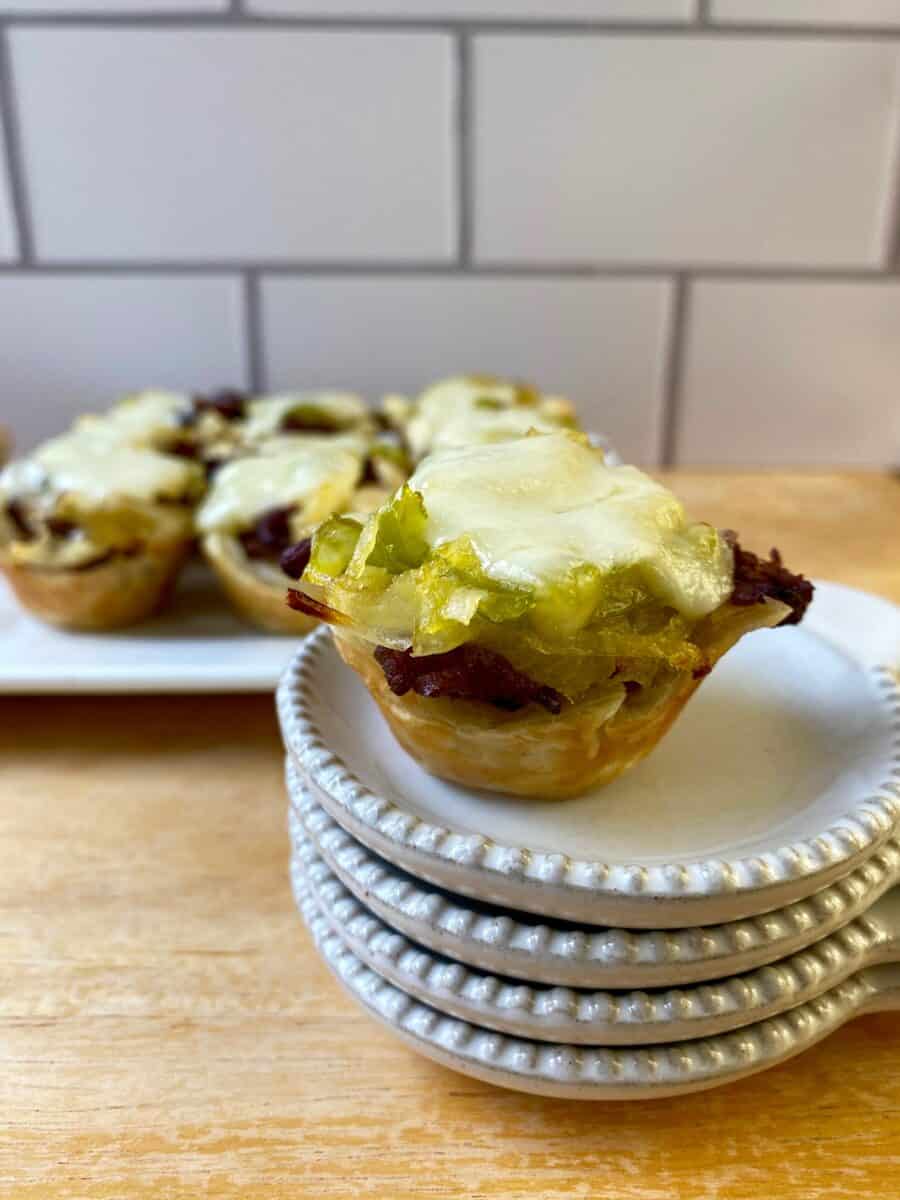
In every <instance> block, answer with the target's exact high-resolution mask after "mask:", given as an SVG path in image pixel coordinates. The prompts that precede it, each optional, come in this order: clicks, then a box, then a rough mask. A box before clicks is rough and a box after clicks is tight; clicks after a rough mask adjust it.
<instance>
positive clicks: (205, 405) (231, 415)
mask: <svg viewBox="0 0 900 1200" xmlns="http://www.w3.org/2000/svg"><path fill="white" fill-rule="evenodd" d="M248 399H249V396H248V395H247V393H246V392H238V391H235V390H234V389H233V388H222V389H221V390H220V391H218V392H210V393H209V395H207V396H192V397H191V408H190V409H189V410H188V412H187V413H186V414H185V418H184V424H185V425H193V424H194V422H195V421H196V420H197V418H198V417H200V416H202V414H203V413H205V412H216V413H218V414H219V416H220V417H224V418H225V420H226V421H238V420H240V418H241V417H243V416H244V414H245V412H246V411H247V401H248Z"/></svg>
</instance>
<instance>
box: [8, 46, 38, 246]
mask: <svg viewBox="0 0 900 1200" xmlns="http://www.w3.org/2000/svg"><path fill="white" fill-rule="evenodd" d="M18 113H19V110H18V106H17V104H16V88H15V81H14V79H13V73H12V51H11V49H10V45H9V37H8V35H7V33H6V30H5V29H0V131H2V134H3V141H4V144H5V146H6V166H7V176H8V179H9V192H10V200H11V203H12V210H13V221H14V224H15V227H16V231H17V238H18V248H19V263H18V264H10V265H11V266H13V265H19V266H22V267H29V266H32V265H33V264H34V235H33V229H32V223H31V206H30V204H29V196H28V187H27V183H26V173H25V160H24V155H23V153H22V139H21V131H20V129H19V121H18Z"/></svg>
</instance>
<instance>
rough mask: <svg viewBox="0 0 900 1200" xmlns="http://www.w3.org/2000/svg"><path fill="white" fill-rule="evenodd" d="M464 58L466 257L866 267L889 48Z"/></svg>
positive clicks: (877, 193)
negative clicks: (471, 98)
mask: <svg viewBox="0 0 900 1200" xmlns="http://www.w3.org/2000/svg"><path fill="white" fill-rule="evenodd" d="M475 61H476V68H475V96H476V99H477V102H478V104H479V122H478V126H477V129H476V132H475V162H476V167H475V186H476V191H475V214H476V216H475V230H476V239H475V247H476V254H477V257H478V259H479V261H483V262H583V261H593V260H598V259H599V260H606V261H610V262H622V263H646V262H651V263H653V262H664V263H671V264H676V265H686V264H689V263H701V264H702V263H740V264H747V265H749V266H764V265H773V264H774V265H796V266H806V265H812V264H816V263H822V264H827V265H830V266H877V265H878V264H879V263H880V262H881V260H882V257H883V255H884V251H885V246H886V244H887V234H888V222H887V221H886V219H885V216H886V209H885V194H886V191H887V189H888V186H889V183H890V182H891V171H890V162H891V158H890V154H889V149H890V138H891V135H892V134H893V132H894V120H893V112H892V107H891V102H892V99H893V96H894V92H895V87H896V78H897V66H898V61H900V60H898V50H897V48H896V47H895V46H894V45H893V44H884V45H882V44H878V43H871V44H870V43H863V42H856V43H853V44H835V43H834V42H829V41H825V42H816V41H810V40H807V41H799V40H796V39H794V40H792V41H776V40H774V39H769V38H756V39H753V40H730V39H722V38H717V39H711V38H708V37H707V38H696V37H694V38H678V39H675V38H671V37H656V38H653V37H649V36H648V37H644V38H635V37H630V36H629V37H606V38H592V37H559V38H555V39H553V40H552V41H549V40H548V41H543V40H541V39H537V38H534V37H522V36H519V37H484V38H481V39H479V42H478V44H477V47H476V60H475ZM537 80H540V86H536V81H537Z"/></svg>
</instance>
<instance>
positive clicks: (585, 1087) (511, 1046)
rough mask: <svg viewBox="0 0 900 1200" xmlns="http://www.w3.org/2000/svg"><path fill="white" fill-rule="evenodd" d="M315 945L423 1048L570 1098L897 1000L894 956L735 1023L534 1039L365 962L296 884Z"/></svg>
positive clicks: (742, 1052)
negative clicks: (732, 1026) (655, 1035)
mask: <svg viewBox="0 0 900 1200" xmlns="http://www.w3.org/2000/svg"><path fill="white" fill-rule="evenodd" d="M299 899H300V912H301V915H302V916H303V919H304V921H305V922H306V925H307V927H308V929H309V931H310V933H311V935H312V938H313V941H314V942H315V945H316V948H317V950H318V951H319V953H320V955H321V956H322V958H323V960H324V961H325V964H326V965H327V966H328V967H329V969H330V970H331V971H332V973H333V974H334V975H335V976H336V978H337V979H338V981H339V982H340V983H341V984H342V985H343V987H344V988H345V990H346V991H347V992H348V993H349V994H350V995H351V996H352V997H353V998H354V999H355V1000H356V1001H357V1002H358V1003H359V1004H361V1005H362V1007H363V1008H365V1009H366V1011H367V1012H368V1013H369V1014H370V1015H371V1016H373V1017H374V1018H375V1019H376V1020H378V1021H380V1022H381V1023H382V1024H384V1025H385V1026H387V1028H389V1029H390V1030H392V1031H393V1032H394V1033H395V1034H397V1036H398V1037H400V1038H401V1039H402V1040H403V1041H404V1042H406V1043H407V1045H408V1046H410V1047H411V1048H412V1049H414V1050H416V1051H418V1052H419V1053H420V1054H423V1055H425V1056H426V1057H428V1058H431V1059H433V1060H434V1061H436V1062H439V1063H441V1064H442V1065H443V1066H446V1067H450V1068H451V1069H452V1070H455V1071H459V1072H461V1073H462V1074H464V1075H472V1076H474V1077H475V1078H477V1079H482V1080H485V1081H486V1082H488V1083H493V1084H497V1085H498V1086H500V1087H506V1088H512V1089H514V1090H516V1091H522V1092H532V1093H536V1094H538V1095H542V1096H561V1097H566V1098H569V1099H573V1100H650V1099H656V1098H662V1097H664V1096H676V1095H683V1094H685V1093H688V1092H699V1091H704V1090H707V1089H709V1088H713V1087H718V1086H719V1085H721V1084H725V1083H732V1082H734V1081H735V1080H737V1079H741V1078H742V1077H744V1076H746V1075H752V1074H755V1073H756V1072H758V1071H762V1070H765V1069H766V1068H767V1067H772V1066H775V1065H776V1064H777V1063H780V1062H784V1061H785V1060H786V1059H789V1058H793V1057H794V1056H795V1055H797V1054H799V1053H800V1052H801V1051H802V1050H806V1049H808V1048H809V1047H810V1046H813V1045H815V1043H816V1042H819V1041H821V1040H822V1039H823V1038H824V1037H827V1036H828V1034H830V1033H833V1032H835V1030H837V1029H839V1028H840V1027H841V1026H842V1025H844V1024H846V1022H847V1021H849V1020H851V1019H852V1018H853V1017H856V1016H861V1015H863V1014H864V1013H872V1012H887V1011H894V1010H900V966H897V965H886V966H880V967H872V968H870V969H868V970H865V971H860V972H858V973H857V974H855V975H851V976H850V978H849V979H846V980H845V981H844V982H843V983H841V984H839V985H838V986H837V987H834V988H831V989H830V990H829V991H826V992H824V993H823V994H822V995H820V996H817V997H816V998H815V999H813V1000H810V1001H808V1002H807V1003H806V1004H799V1005H797V1007H796V1008H792V1009H790V1010H789V1011H788V1012H786V1013H783V1014H781V1015H779V1016H775V1017H769V1018H768V1019H767V1020H764V1021H758V1022H755V1023H754V1024H752V1025H745V1026H744V1027H743V1028H742V1029H738V1030H736V1031H734V1032H732V1033H723V1034H719V1035H717V1036H715V1037H709V1038H699V1039H697V1040H694V1041H680V1042H662V1043H659V1044H656V1045H653V1046H616V1047H596V1046H579V1045H575V1044H573V1043H558V1042H538V1041H534V1040H533V1039H528V1038H520V1037H512V1036H510V1035H507V1034H503V1033H498V1032H497V1031H496V1030H491V1029H486V1028H485V1027H484V1026H482V1025H476V1024H472V1023H471V1022H468V1021H460V1020H458V1019H457V1018H456V1017H452V1016H449V1015H447V1014H446V1013H443V1012H441V1011H439V1010H438V1009H436V1008H431V1007H429V1006H428V1005H426V1004H422V1003H421V1001H418V1000H416V999H414V998H413V997H412V996H409V995H407V993H406V992H403V991H401V990H400V988H397V987H395V986H394V985H393V984H391V983H388V982H387V981H386V980H384V979H382V978H381V976H380V975H378V974H376V973H375V972H374V971H372V970H370V968H369V967H367V966H366V965H365V963H363V962H362V961H361V960H360V959H359V958H358V957H357V956H356V955H355V954H354V953H353V952H352V950H350V949H348V947H347V946H345V945H344V943H343V942H342V941H341V939H340V938H339V937H338V936H337V935H336V934H335V933H334V932H333V931H332V930H331V928H330V927H329V925H328V922H327V921H326V920H325V918H324V917H323V916H322V914H321V912H320V911H319V910H318V907H317V905H316V903H315V900H314V899H313V898H312V896H311V895H310V894H309V892H308V891H304V890H303V888H302V887H301V889H300V897H299Z"/></svg>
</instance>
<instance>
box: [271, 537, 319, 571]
mask: <svg viewBox="0 0 900 1200" xmlns="http://www.w3.org/2000/svg"><path fill="white" fill-rule="evenodd" d="M310 558H312V538H311V537H308V538H304V539H303V541H302V542H297V544H296V545H295V546H288V548H287V549H286V550H283V551H282V553H281V557H280V558H279V560H278V561H279V563H280V565H281V569H282V571H284V573H285V575H287V577H288V579H299V578H300V576H301V575H302V574H303V572H304V571H305V570H306V568H307V567H308V566H309V560H310Z"/></svg>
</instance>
